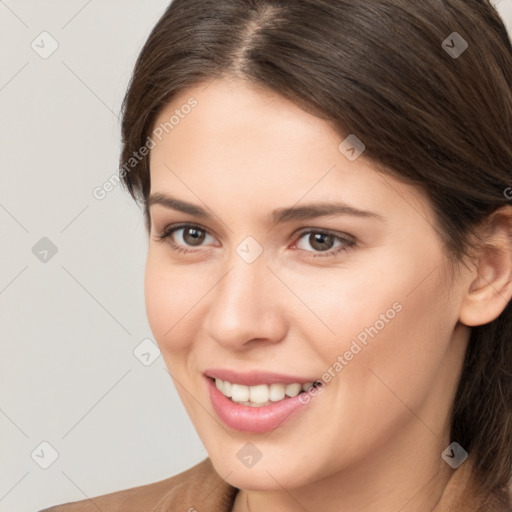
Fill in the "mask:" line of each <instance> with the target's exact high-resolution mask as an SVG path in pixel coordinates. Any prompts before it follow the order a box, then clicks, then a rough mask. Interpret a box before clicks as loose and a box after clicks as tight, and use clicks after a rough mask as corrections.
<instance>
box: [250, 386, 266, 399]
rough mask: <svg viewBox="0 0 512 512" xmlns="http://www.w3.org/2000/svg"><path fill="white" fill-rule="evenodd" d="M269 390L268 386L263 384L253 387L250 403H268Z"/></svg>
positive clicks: (251, 388)
mask: <svg viewBox="0 0 512 512" xmlns="http://www.w3.org/2000/svg"><path fill="white" fill-rule="evenodd" d="M268 395H269V390H268V386H267V385H266V384H261V385H259V386H251V387H250V388H249V401H251V402H253V403H254V402H256V403H260V404H265V403H267V402H268Z"/></svg>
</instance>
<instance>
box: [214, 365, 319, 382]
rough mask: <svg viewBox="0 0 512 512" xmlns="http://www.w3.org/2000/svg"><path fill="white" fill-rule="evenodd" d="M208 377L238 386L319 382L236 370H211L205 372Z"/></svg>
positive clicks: (270, 373) (268, 373)
mask: <svg viewBox="0 0 512 512" xmlns="http://www.w3.org/2000/svg"><path fill="white" fill-rule="evenodd" d="M204 374H205V375H206V376H207V377H212V378H214V379H221V380H227V381H228V382H231V383H234V382H236V383H237V384H243V385H245V386H257V385H258V384H293V383H295V382H297V383H299V384H305V383H306V382H315V381H316V380H318V378H317V377H314V378H310V379H308V378H305V377H299V376H297V375H282V374H279V373H272V372H265V371H263V372H260V371H251V372H245V373H241V372H237V371H236V370H228V369H225V368H224V369H223V368H211V369H208V370H206V371H205V372H204Z"/></svg>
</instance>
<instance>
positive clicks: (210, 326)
mask: <svg viewBox="0 0 512 512" xmlns="http://www.w3.org/2000/svg"><path fill="white" fill-rule="evenodd" d="M266 265H267V262H266V260H265V258H264V257H263V256H260V257H259V258H258V259H257V260H256V261H254V262H252V263H247V262H246V261H244V260H243V259H242V258H240V257H239V256H238V255H237V254H234V257H233V258H230V261H229V264H228V266H226V267H224V268H225V269H226V270H225V272H223V277H222V278H221V279H220V281H219V282H218V283H217V284H216V286H215V287H214V289H213V290H212V292H211V297H210V301H209V308H208V310H207V312H206V316H205V317H203V321H204V324H203V327H204V328H205V330H206V333H207V335H209V336H210V337H211V338H213V339H215V340H216V341H217V343H219V344H220V345H222V346H224V347H226V348H230V349H237V350H240V349H243V350H246V349H249V348H250V347H253V346H254V342H259V343H261V342H263V341H266V342H268V343H276V342H278V341H280V340H282V339H283V338H284V337H285V335H286V332H287V328H288V320H287V317H286V311H285V308H284V301H285V300H286V297H285V296H284V295H285V294H284V292H285V291H286V290H285V287H284V286H283V284H282V283H281V282H280V281H279V279H277V278H276V276H275V275H274V274H273V272H272V271H271V270H270V269H269V268H267V266H266ZM288 299H289V297H288Z"/></svg>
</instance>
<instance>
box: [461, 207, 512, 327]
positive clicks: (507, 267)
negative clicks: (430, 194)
mask: <svg viewBox="0 0 512 512" xmlns="http://www.w3.org/2000/svg"><path fill="white" fill-rule="evenodd" d="M471 275H472V279H471V281H470V283H469V286H468V288H467V292H466V296H465V297H464V298H463V302H462V304H461V310H460V322H461V323H463V324H464V325H468V326H477V325H484V324H487V323H489V322H492V321H493V320H494V319H495V318H497V317H498V316H499V315H500V314H501V312H502V311H503V310H504V309H505V307H506V305H507V304H508V302H509V301H510V300H511V297H512V206H509V205H507V206H504V207H502V208H500V209H499V210H497V211H496V212H494V213H493V214H492V215H491V216H490V217H489V222H488V224H487V225H486V231H485V233H484V235H483V236H482V237H481V248H480V252H479V255H478V259H477V264H476V266H475V268H474V271H473V272H472V274H471Z"/></svg>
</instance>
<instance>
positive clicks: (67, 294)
mask: <svg viewBox="0 0 512 512" xmlns="http://www.w3.org/2000/svg"><path fill="white" fill-rule="evenodd" d="M167 5H168V0H145V1H142V0H139V1H137V0H130V1H128V0H102V1H100V0H88V1H87V0H72V1H71V0H65V1H64V0H52V1H42V0H31V1H29V0H24V1H22V0H19V1H16V0H5V1H1V0H0V27H1V30H0V48H1V54H0V55H1V57H0V58H1V73H0V109H1V120H0V130H1V131H0V141H1V145H0V171H1V186H0V221H1V233H0V236H1V240H2V242H1V244H0V248H1V249H0V251H1V253H0V255H1V264H0V301H1V305H0V308H1V309H0V311H1V315H0V322H1V324H0V329H1V338H0V343H1V347H0V456H1V458H0V461H1V463H0V512H35V511H38V510H40V509H42V508H45V507H49V506H51V505H55V504H60V503H65V502H69V501H76V500H82V499H85V498H87V497H94V496H98V495H101V494H105V493H108V492H114V491H117V490H121V489H125V488H129V487H134V486H137V485H143V484H147V483H151V482H155V481H158V480H162V479H164V478H168V477H170V476H172V475H174V474H176V473H178V472H181V471H183V470H185V469H187V468H189V467H190V466H192V465H193V464H195V463H197V462H199V461H200V460H202V459H204V458H205V457H206V456H207V453H206V451H205V449H204V447H203V446H202V444H201V442H200V440H199V438H198V436H197V434H196V432H195V430H194V428H193V425H192V423H191V422H190V420H189V418H188V416H187V414H186V412H185V409H184V408H183V406H182V404H181V401H180V400H179V397H178V395H177V393H176V391H175V389H174V386H173V384H172V380H171V378H170V376H169V374H168V373H167V371H166V368H165V364H164V362H163V359H162V357H161V356H159V354H158V350H157V348H156V345H155V344H154V340H153V339H152V333H151V330H150V327H149V324H148V322H147V319H146V313H145V305H144V292H143V278H144V264H145V252H146V245H147V236H146V233H145V231H144V225H143V217H142V212H141V211H140V210H139V208H138V206H137V205H136V204H135V203H134V201H133V200H132V199H131V197H130V196H129V194H128V192H127V191H126V190H125V189H124V188H122V187H121V186H119V185H118V186H116V187H114V188H113V190H111V191H110V192H108V193H107V194H106V195H105V197H104V198H103V199H101V200H100V199H96V198H95V197H94V195H93V190H94V189H95V188H96V187H98V186H102V185H103V184H104V183H105V182H106V181H108V180H109V179H110V178H111V177H112V175H115V174H116V173H117V165H118V158H119V151H120V123H119V119H118V115H119V109H120V105H121V101H122V98H123V95H124V92H125V90H126V87H127V84H128V81H129V78H130V74H131V72H132V68H133V65H134V63H135V59H136V57H137V55H138V52H139V51H140V49H141V47H142V45H143V43H144V41H145V39H146V38H147V36H148V35H149V32H150V30H151V29H152V27H153V26H154V24H155V23H156V21H157V20H158V19H159V17H160V16H161V14H162V13H163V12H164V10H165V8H166V7H167ZM497 7H498V10H499V11H500V13H501V14H502V16H503V19H504V21H505V23H506V24H507V26H508V28H509V30H510V27H511V25H512V5H511V0H501V1H500V2H498V6H497Z"/></svg>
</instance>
